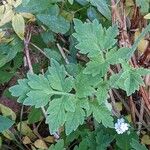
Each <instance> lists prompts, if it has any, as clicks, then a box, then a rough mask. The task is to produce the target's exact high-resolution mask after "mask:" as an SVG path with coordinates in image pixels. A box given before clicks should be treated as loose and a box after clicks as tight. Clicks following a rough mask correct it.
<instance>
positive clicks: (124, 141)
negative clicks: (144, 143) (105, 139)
mask: <svg viewBox="0 0 150 150" xmlns="http://www.w3.org/2000/svg"><path fill="white" fill-rule="evenodd" d="M132 138H134V139H137V138H138V136H137V134H136V133H133V132H131V133H130V134H127V133H124V134H117V135H116V145H117V146H118V147H119V148H120V149H121V150H131V145H130V142H131V140H132Z"/></svg>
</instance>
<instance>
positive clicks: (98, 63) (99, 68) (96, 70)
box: [84, 55, 109, 77]
mask: <svg viewBox="0 0 150 150" xmlns="http://www.w3.org/2000/svg"><path fill="white" fill-rule="evenodd" d="M108 67H109V64H108V63H107V62H106V61H105V60H104V59H103V58H102V57H101V56H100V55H98V56H97V57H93V58H92V59H91V61H89V62H88V63H87V64H86V68H85V69H84V73H85V74H92V76H93V77H95V76H96V75H99V76H100V77H103V76H104V75H105V74H106V72H107V70H108Z"/></svg>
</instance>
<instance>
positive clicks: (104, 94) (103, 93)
mask: <svg viewBox="0 0 150 150" xmlns="http://www.w3.org/2000/svg"><path fill="white" fill-rule="evenodd" d="M108 89H109V86H108V83H107V81H102V82H100V84H99V85H98V89H97V92H96V96H97V101H98V103H99V105H101V104H104V103H105V102H106V100H107V98H108Z"/></svg>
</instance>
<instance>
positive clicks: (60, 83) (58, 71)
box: [47, 59, 74, 92]
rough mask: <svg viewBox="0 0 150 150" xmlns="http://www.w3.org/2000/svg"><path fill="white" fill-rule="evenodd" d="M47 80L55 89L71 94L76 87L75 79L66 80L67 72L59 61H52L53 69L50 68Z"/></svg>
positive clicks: (68, 78)
mask: <svg viewBox="0 0 150 150" xmlns="http://www.w3.org/2000/svg"><path fill="white" fill-rule="evenodd" d="M47 78H48V80H49V82H50V85H51V87H52V88H53V89H56V90H59V91H63V92H70V91H71V89H72V87H73V86H74V79H73V77H67V78H66V71H65V68H64V66H61V65H60V64H59V63H58V62H57V61H55V60H53V59H52V61H51V67H49V68H48V75H47Z"/></svg>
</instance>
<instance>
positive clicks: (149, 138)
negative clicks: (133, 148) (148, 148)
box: [141, 135, 150, 145]
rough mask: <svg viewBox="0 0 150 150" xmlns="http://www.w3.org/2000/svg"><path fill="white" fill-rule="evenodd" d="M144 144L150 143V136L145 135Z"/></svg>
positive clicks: (142, 140)
mask: <svg viewBox="0 0 150 150" xmlns="http://www.w3.org/2000/svg"><path fill="white" fill-rule="evenodd" d="M141 142H142V144H146V145H150V136H149V135H144V136H143V137H142V139H141Z"/></svg>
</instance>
